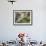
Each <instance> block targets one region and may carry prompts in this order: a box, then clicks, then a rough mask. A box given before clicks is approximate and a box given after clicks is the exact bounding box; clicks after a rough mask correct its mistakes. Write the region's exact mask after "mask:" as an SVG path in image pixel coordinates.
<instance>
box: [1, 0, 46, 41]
mask: <svg viewBox="0 0 46 46" xmlns="http://www.w3.org/2000/svg"><path fill="white" fill-rule="evenodd" d="M13 9H14V10H20V9H22V10H23V9H25V10H26V9H27V10H33V25H32V26H14V25H13ZM18 32H27V33H30V34H31V38H32V39H33V40H37V41H40V40H43V41H44V40H46V1H45V0H17V1H16V3H14V5H12V4H11V3H10V2H8V1H7V0H0V40H11V39H12V40H15V38H16V37H17V34H18Z"/></svg>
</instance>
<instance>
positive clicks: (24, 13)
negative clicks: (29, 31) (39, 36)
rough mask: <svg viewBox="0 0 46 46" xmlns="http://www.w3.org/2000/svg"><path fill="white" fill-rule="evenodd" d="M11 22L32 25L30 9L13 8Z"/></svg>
mask: <svg viewBox="0 0 46 46" xmlns="http://www.w3.org/2000/svg"><path fill="white" fill-rule="evenodd" d="M13 24H22V25H23V24H31V25H32V10H13Z"/></svg>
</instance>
